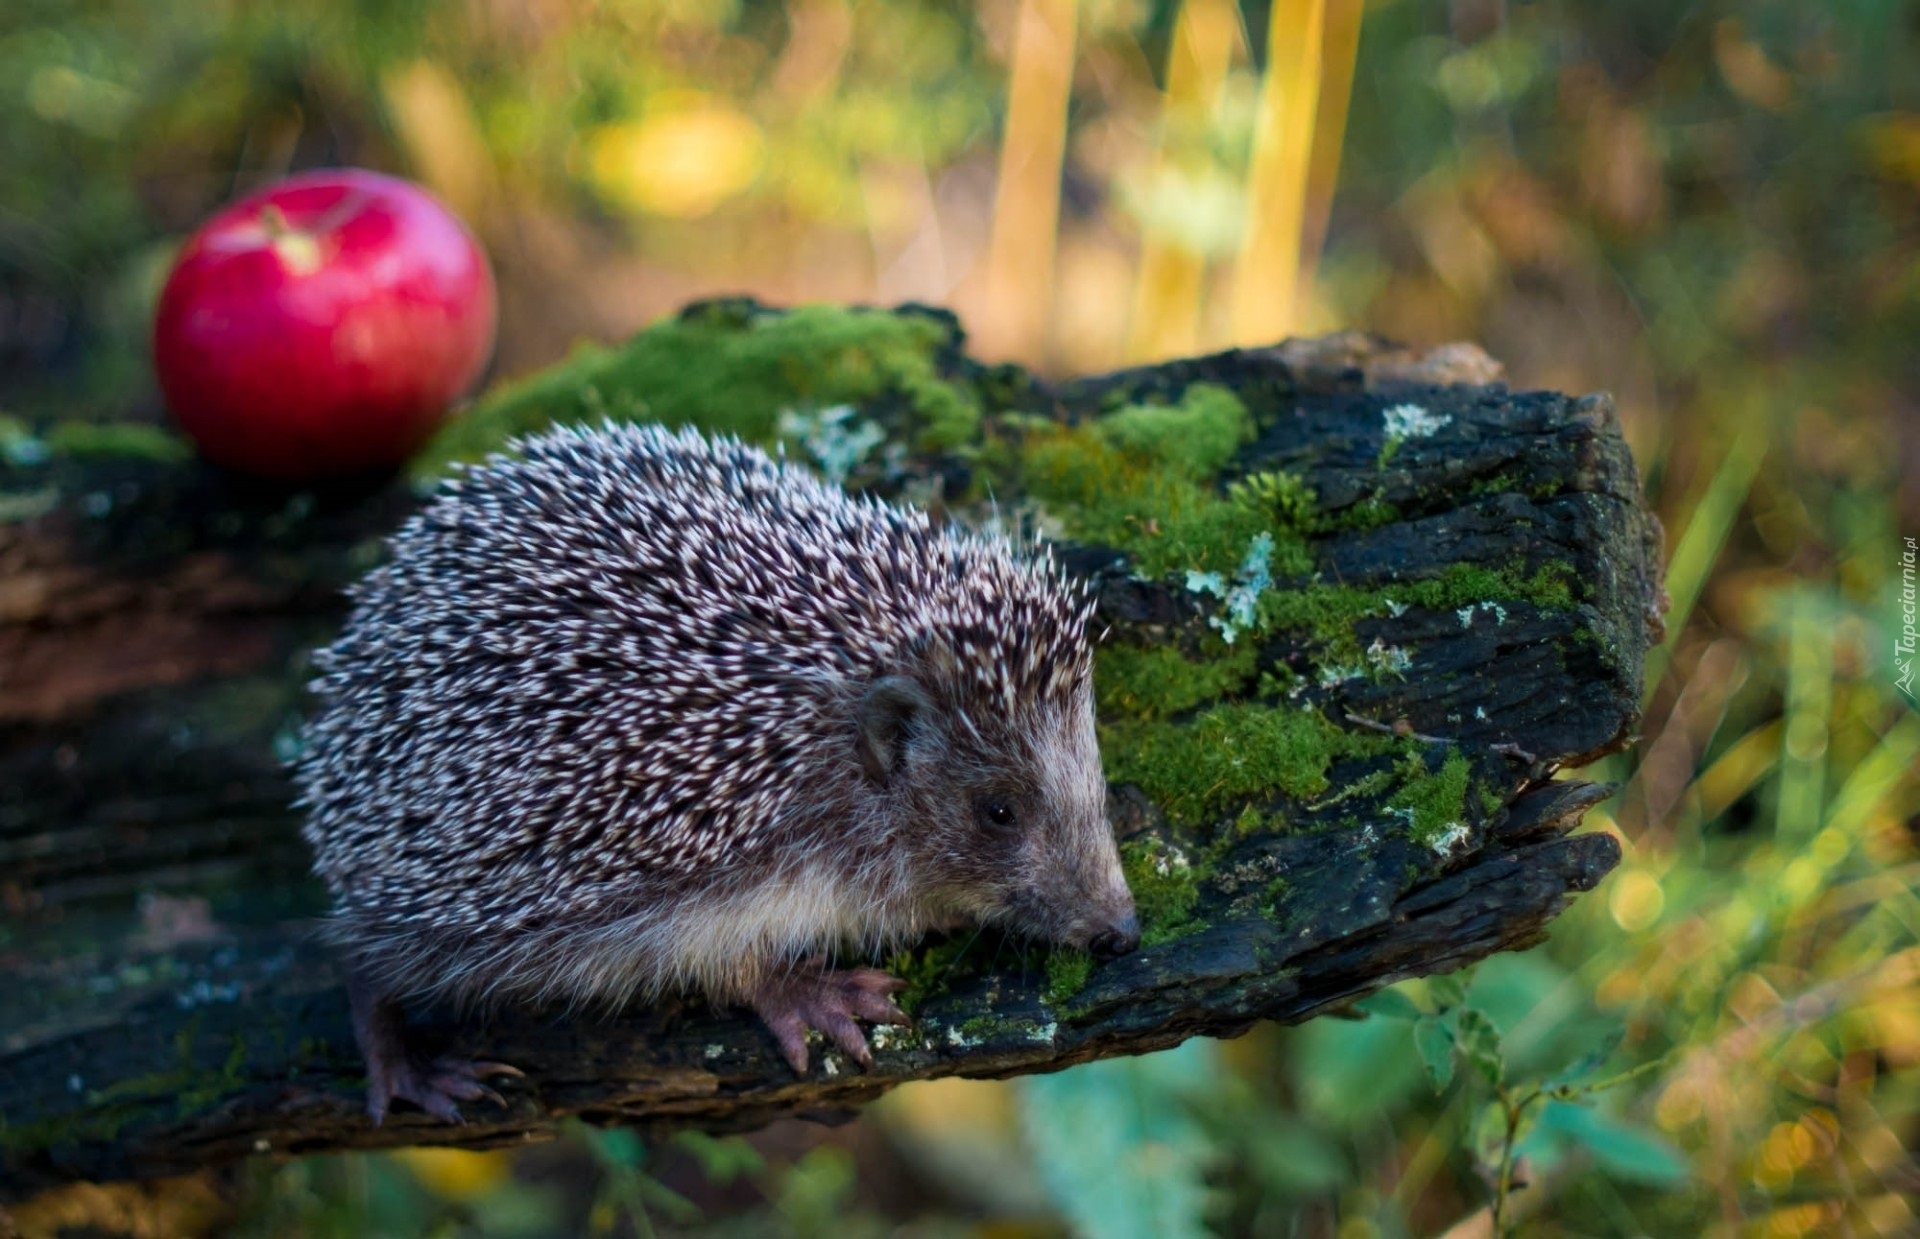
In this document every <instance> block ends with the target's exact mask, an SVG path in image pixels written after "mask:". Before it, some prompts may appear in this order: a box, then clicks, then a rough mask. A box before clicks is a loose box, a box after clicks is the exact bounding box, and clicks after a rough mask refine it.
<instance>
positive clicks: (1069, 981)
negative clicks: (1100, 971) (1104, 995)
mask: <svg viewBox="0 0 1920 1239" xmlns="http://www.w3.org/2000/svg"><path fill="white" fill-rule="evenodd" d="M1092 975H1093V956H1091V955H1088V954H1087V953H1086V952H1085V951H1075V950H1072V949H1070V948H1067V947H1055V948H1054V949H1053V950H1052V951H1050V952H1048V953H1047V989H1046V994H1045V998H1046V1000H1047V1001H1048V1002H1050V1003H1052V1004H1053V1005H1054V1006H1059V1005H1061V1004H1062V1003H1065V1002H1068V1001H1070V1000H1071V999H1073V998H1074V997H1075V996H1076V995H1078V994H1079V993H1080V991H1081V990H1083V989H1085V988H1087V978H1088V977H1090V976H1092Z"/></svg>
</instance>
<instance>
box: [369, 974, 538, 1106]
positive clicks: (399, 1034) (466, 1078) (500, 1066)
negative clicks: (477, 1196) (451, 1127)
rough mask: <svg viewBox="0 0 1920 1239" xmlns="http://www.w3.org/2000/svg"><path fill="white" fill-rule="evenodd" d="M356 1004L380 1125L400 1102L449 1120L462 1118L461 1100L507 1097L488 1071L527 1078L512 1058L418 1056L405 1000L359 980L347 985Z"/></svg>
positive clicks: (502, 1100)
mask: <svg viewBox="0 0 1920 1239" xmlns="http://www.w3.org/2000/svg"><path fill="white" fill-rule="evenodd" d="M347 992H348V996H349V998H350V999H351V1001H352V1003H353V1034H354V1040H356V1041H358V1042H359V1043H360V1053H361V1055H362V1056H363V1057H365V1059H366V1062H367V1117H369V1118H371V1119H372V1120H373V1125H374V1126H375V1127H378V1126H380V1125H381V1124H382V1123H384V1122H385V1121H386V1118H387V1111H388V1110H389V1109H391V1108H392V1106H393V1103H394V1102H395V1101H410V1102H412V1103H413V1104H414V1105H416V1106H419V1107H420V1108H421V1109H422V1110H425V1111H426V1112H427V1113H428V1114H431V1115H432V1116H433V1117H435V1118H437V1119H441V1120H444V1121H445V1122H448V1123H458V1122H462V1121H463V1120H462V1118H461V1116H460V1107H459V1106H457V1105H456V1104H454V1103H456V1102H461V1101H480V1100H483V1099H484V1100H486V1101H491V1102H492V1103H493V1104H494V1105H496V1106H504V1105H506V1104H507V1103H506V1099H505V1098H503V1097H502V1096H500V1094H499V1093H497V1092H495V1091H494V1090H493V1089H490V1088H488V1087H487V1086H486V1085H485V1084H484V1083H482V1081H483V1080H485V1079H486V1078H487V1077H488V1076H501V1075H504V1076H516V1077H523V1076H524V1075H525V1074H526V1073H525V1072H523V1071H521V1070H520V1069H519V1068H518V1067H513V1066H509V1065H508V1064H506V1063H495V1062H488V1061H485V1060H479V1059H467V1058H457V1057H455V1056H453V1055H444V1056H442V1057H440V1058H436V1059H433V1060H431V1061H425V1060H423V1059H421V1058H420V1057H419V1056H417V1055H416V1054H415V1053H414V1052H413V1049H412V1047H411V1046H410V1045H409V1044H408V1039H407V1024H406V1016H405V1014H404V1013H403V1012H402V1011H401V1009H400V1004H398V1003H396V1002H394V1001H393V1000H392V999H390V998H386V997H384V996H382V995H380V994H378V993H377V992H375V991H374V990H372V989H371V988H369V987H368V986H366V985H364V984H362V983H361V982H359V981H358V979H355V980H354V981H352V982H351V983H349V985H348V987H347Z"/></svg>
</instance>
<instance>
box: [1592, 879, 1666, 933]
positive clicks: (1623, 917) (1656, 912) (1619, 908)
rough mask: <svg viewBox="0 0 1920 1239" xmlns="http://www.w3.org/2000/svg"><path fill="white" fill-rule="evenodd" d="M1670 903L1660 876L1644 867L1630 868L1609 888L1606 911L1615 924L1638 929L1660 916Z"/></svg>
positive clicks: (1631, 929)
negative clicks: (1661, 887) (1661, 885)
mask: <svg viewBox="0 0 1920 1239" xmlns="http://www.w3.org/2000/svg"><path fill="white" fill-rule="evenodd" d="M1666 906H1667V897H1666V893H1665V892H1664V891H1662V890H1661V889H1660V879H1659V878H1656V877H1654V876H1653V875H1652V874H1651V873H1648V872H1647V871H1646V870H1644V869H1629V870H1627V871H1626V872H1624V873H1622V874H1620V875H1619V876H1617V877H1616V878H1614V880H1613V881H1612V882H1611V883H1610V884H1609V885H1608V887H1607V911H1609V912H1611V913H1612V914H1613V919H1614V923H1615V924H1617V925H1619V926H1620V928H1622V929H1624V930H1626V931H1627V932H1628V933H1638V932H1639V931H1641V930H1643V929H1645V928H1647V927H1648V926H1649V925H1652V924H1653V923H1654V922H1655V921H1657V920H1659V919H1660V913H1661V912H1662V910H1664V909H1665V908H1666Z"/></svg>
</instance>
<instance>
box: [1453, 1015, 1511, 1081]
mask: <svg viewBox="0 0 1920 1239" xmlns="http://www.w3.org/2000/svg"><path fill="white" fill-rule="evenodd" d="M1458 1036H1459V1039H1460V1053H1461V1054H1462V1055H1463V1056H1464V1057H1465V1058H1466V1060H1467V1061H1468V1062H1470V1063H1472V1064H1473V1065H1474V1066H1475V1067H1476V1068H1477V1069H1478V1070H1479V1072H1480V1074H1481V1075H1483V1076H1485V1077H1486V1080H1487V1083H1488V1084H1491V1085H1494V1086H1495V1087H1498V1086H1499V1084H1500V1081H1501V1080H1502V1079H1503V1078H1504V1077H1505V1076H1506V1073H1507V1063H1506V1059H1505V1057H1504V1056H1502V1054H1501V1052H1500V1030H1499V1029H1497V1028H1495V1027H1494V1026H1493V1021H1492V1020H1490V1019H1488V1018H1487V1015H1486V1012H1484V1011H1481V1010H1479V1009H1478V1008H1476V1007H1463V1008H1461V1010H1460V1029H1459V1033H1458Z"/></svg>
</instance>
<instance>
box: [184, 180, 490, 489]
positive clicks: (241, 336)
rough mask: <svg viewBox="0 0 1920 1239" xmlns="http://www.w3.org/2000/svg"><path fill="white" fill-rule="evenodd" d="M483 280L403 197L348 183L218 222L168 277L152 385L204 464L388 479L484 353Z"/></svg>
mask: <svg viewBox="0 0 1920 1239" xmlns="http://www.w3.org/2000/svg"><path fill="white" fill-rule="evenodd" d="M494 316H495V306H494V293H493V273H492V272H491V271H489V270H488V268H487V260H486V256H485V255H484V254H482V253H481V252H480V247H479V246H478V245H477V244H476V243H475V242H474V239H473V237H472V235H471V234H469V233H468V232H467V230H466V229H465V228H464V227H462V226H461V224H460V221H459V220H457V219H455V218H454V216H453V214H452V213H451V212H450V211H448V210H447V208H446V207H444V206H442V205H441V204H440V202H439V200H438V199H436V198H434V197H433V196H432V195H431V194H429V193H427V191H426V190H424V189H421V188H420V187H419V186H418V185H413V184H410V183H408V182H406V181H402V180H398V179H396V178H394V177H390V176H381V175H379V174H378V173H373V172H364V171H360V170H358V169H352V168H341V169H328V170H326V171H321V172H308V173H304V174H302V175H300V176H294V177H289V178H287V179H286V180H284V181H281V182H280V183H278V184H277V185H272V186H269V187H268V188H266V189H263V190H261V191H260V192H258V193H255V194H253V195H251V196H249V197H246V198H242V199H241V200H240V201H238V202H236V203H234V204H233V205H231V206H229V207H227V208H226V209H225V210H223V211H221V212H220V213H219V214H218V215H216V216H214V217H213V218H212V219H211V220H208V221H207V223H206V224H205V225H204V226H203V227H202V228H201V229H200V231H198V232H196V233H195V234H194V235H193V237H192V239H190V240H189V241H188V242H187V244H186V247H185V248H184V249H182V250H181V251H180V256H179V258H178V259H176V260H175V262H174V267H173V271H172V273H171V274H170V275H169V276H168V277H167V284H166V288H165V289H164V290H163V291H162V292H161V294H160V308H159V311H158V313H157V314H156V316H155V319H154V325H153V358H154V365H155V367H156V368H157V369H158V371H159V374H160V387H161V390H162V391H164V392H165V393H166V397H167V403H168V405H169V406H170V407H171V408H172V410H173V414H174V417H175V419H176V420H177V421H178V422H179V423H180V426H181V428H182V429H184V430H185V431H186V432H187V433H188V434H189V435H191V436H193V439H194V441H195V442H197V443H198V444H199V445H200V450H201V451H202V452H203V453H204V454H205V455H206V456H207V458H208V459H210V460H212V461H214V462H216V463H218V464H222V465H226V466H228V467H229V468H233V469H238V470H241V471H243V472H246V473H252V474H257V475H260V476H263V477H273V478H284V479H288V480H308V479H315V478H321V477H327V476H331V475H340V474H348V473H357V472H361V471H365V470H372V469H379V468H390V467H392V466H395V465H398V464H399V463H400V462H402V461H404V460H405V459H406V458H407V456H408V455H409V454H410V453H411V452H413V450H414V449H415V448H418V447H419V446H420V445H421V444H422V443H424V442H426V440H427V438H428V436H430V435H431V434H432V433H433V432H434V430H435V428H437V427H438V426H439V425H440V423H441V421H442V420H443V419H444V418H445V416H446V412H447V409H448V406H449V405H451V403H452V402H453V401H454V399H455V398H457V397H458V396H460V395H461V394H462V393H463V392H465V391H466V390H467V389H468V388H469V387H470V386H471V385H472V384H473V381H474V380H475V379H476V378H478V377H479V375H480V371H481V369H482V367H484V366H485V365H486V362H487V357H488V356H489V354H490V353H491V352H492V351H493V332H494Z"/></svg>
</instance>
